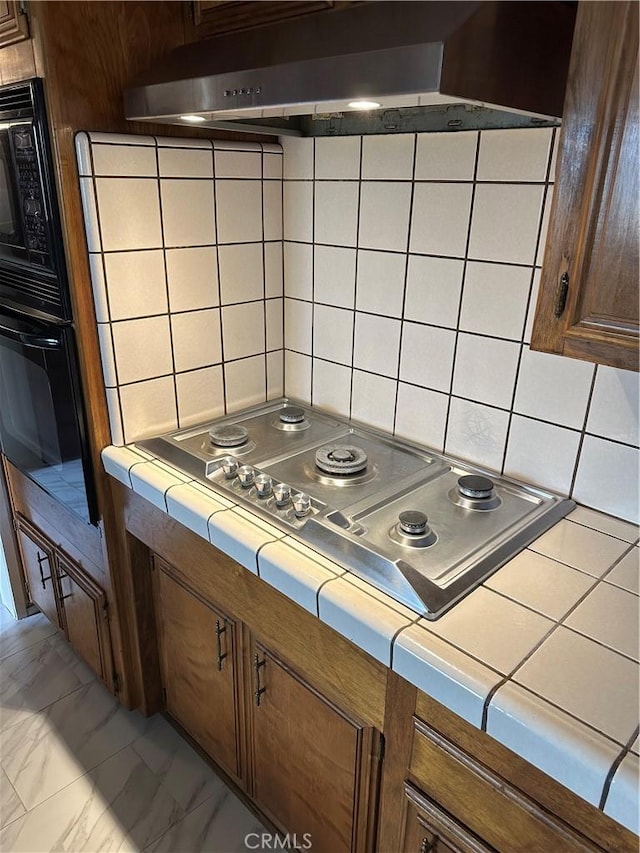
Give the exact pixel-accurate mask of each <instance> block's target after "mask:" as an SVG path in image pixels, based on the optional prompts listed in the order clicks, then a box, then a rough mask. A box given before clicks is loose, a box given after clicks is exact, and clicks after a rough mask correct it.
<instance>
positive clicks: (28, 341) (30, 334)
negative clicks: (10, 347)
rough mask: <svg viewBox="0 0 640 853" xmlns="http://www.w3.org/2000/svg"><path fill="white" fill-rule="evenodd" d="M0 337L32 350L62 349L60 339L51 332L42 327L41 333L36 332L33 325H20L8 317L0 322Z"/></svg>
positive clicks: (17, 321)
mask: <svg viewBox="0 0 640 853" xmlns="http://www.w3.org/2000/svg"><path fill="white" fill-rule="evenodd" d="M7 324H8V325H7ZM0 335H2V337H5V338H9V339H10V340H12V341H17V342H18V343H20V344H22V345H23V346H25V347H33V348H34V349H60V348H61V347H62V341H61V339H60V337H59V336H57V335H56V333H55V332H54V331H53V330H51V329H47V328H46V327H43V329H42V331H38V330H37V327H36V326H35V324H27V323H21V322H20V321H19V320H12V319H9V318H8V317H3V318H2V320H0Z"/></svg>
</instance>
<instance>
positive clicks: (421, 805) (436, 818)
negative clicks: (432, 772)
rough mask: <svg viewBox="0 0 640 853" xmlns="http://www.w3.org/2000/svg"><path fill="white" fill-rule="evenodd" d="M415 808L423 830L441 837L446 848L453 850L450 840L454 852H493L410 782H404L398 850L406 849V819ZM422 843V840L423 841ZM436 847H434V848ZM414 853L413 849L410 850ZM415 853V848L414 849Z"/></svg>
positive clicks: (407, 827)
mask: <svg viewBox="0 0 640 853" xmlns="http://www.w3.org/2000/svg"><path fill="white" fill-rule="evenodd" d="M411 806H413V808H414V809H415V817H416V820H417V821H418V823H419V824H420V825H421V826H422V828H423V830H424V831H425V832H428V833H429V834H431V835H432V836H433V835H435V837H436V838H442V840H443V841H444V843H445V844H446V845H447V850H453V849H454V848H452V847H449V844H450V842H455V844H456V847H455V851H456V853H495V850H493V848H490V847H488V846H487V845H486V844H483V843H482V841H480V839H479V838H475V837H474V836H473V835H472V834H471V833H470V832H469V831H468V830H467V829H466V827H464V826H462V824H460V823H458V821H456V820H454V819H453V818H452V817H451V815H449V814H447V813H446V812H445V811H443V810H442V809H440V808H438V806H437V805H436V804H435V803H433V802H432V801H431V800H430V799H428V798H427V797H425V796H424V794H422V793H421V792H420V791H418V789H417V788H415V787H414V786H413V785H412V784H411V783H410V782H405V784H404V819H403V821H402V824H403V829H404V837H403V839H402V845H401V847H399V848H398V849H399V850H407V846H406V835H407V830H408V829H409V826H408V821H409V820H411V809H410V807H411ZM423 844H424V841H423ZM437 849H438V848H437V847H436V848H435V850H437ZM411 853H414V851H411ZM415 853H417V848H416V850H415Z"/></svg>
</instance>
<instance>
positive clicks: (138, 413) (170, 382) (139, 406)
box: [119, 376, 178, 443]
mask: <svg viewBox="0 0 640 853" xmlns="http://www.w3.org/2000/svg"><path fill="white" fill-rule="evenodd" d="M119 398H120V405H121V411H122V424H123V431H124V440H125V442H126V443H130V442H132V441H138V440H140V439H143V438H150V437H151V436H153V435H158V433H163V432H169V430H172V429H177V427H178V413H177V411H176V390H175V382H174V377H173V376H163V377H161V378H160V379H149V380H147V381H146V382H135V383H134V384H133V385H125V386H123V387H122V388H120V390H119Z"/></svg>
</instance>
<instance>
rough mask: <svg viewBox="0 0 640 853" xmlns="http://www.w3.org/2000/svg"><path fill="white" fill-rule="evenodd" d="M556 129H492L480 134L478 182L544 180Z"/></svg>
mask: <svg viewBox="0 0 640 853" xmlns="http://www.w3.org/2000/svg"><path fill="white" fill-rule="evenodd" d="M552 133H553V128H550V127H534V128H523V129H522V130H520V129H517V128H512V129H509V130H492V131H491V132H488V133H481V134H480V153H479V155H478V175H477V178H478V180H479V181H544V180H545V179H546V175H547V166H548V165H549V149H550V147H551V134H552Z"/></svg>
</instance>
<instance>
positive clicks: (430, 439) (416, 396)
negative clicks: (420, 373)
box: [393, 382, 449, 451]
mask: <svg viewBox="0 0 640 853" xmlns="http://www.w3.org/2000/svg"><path fill="white" fill-rule="evenodd" d="M448 402H449V398H448V396H447V395H446V394H440V393H438V392H437V391H428V390H427V389H426V388H416V387H415V386H413V385H405V384H404V382H400V384H399V385H398V401H397V406H396V420H395V425H394V430H393V431H394V434H395V435H398V436H400V437H401V438H408V439H409V440H410V441H417V442H418V443H419V444H424V445H425V446H426V447H432V448H434V450H438V451H442V450H443V448H444V429H445V425H446V422H447V408H448Z"/></svg>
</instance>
